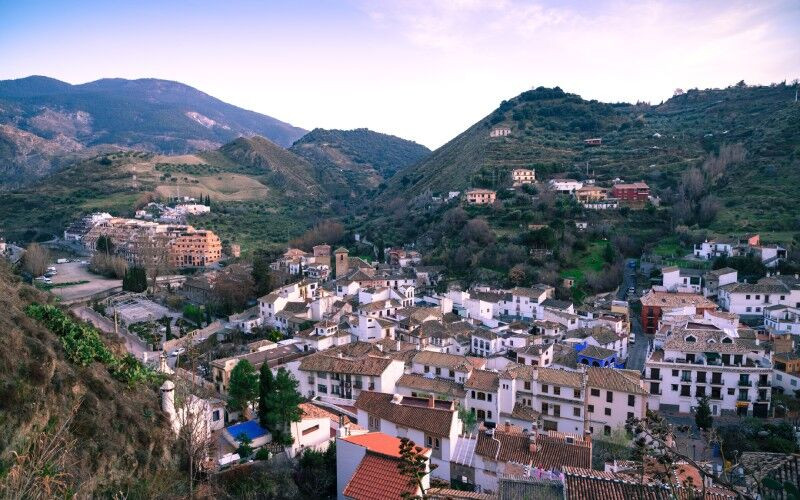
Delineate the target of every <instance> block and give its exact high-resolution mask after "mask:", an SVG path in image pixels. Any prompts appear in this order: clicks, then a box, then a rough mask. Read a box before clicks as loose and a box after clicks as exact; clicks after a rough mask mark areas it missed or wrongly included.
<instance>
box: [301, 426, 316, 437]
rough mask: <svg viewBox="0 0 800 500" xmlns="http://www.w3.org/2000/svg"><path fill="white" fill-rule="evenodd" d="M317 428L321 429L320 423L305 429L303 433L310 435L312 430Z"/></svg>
mask: <svg viewBox="0 0 800 500" xmlns="http://www.w3.org/2000/svg"><path fill="white" fill-rule="evenodd" d="M317 430H319V425H314V426H311V427H309V428H308V429H303V435H304V436H307V435H309V434H311V433H312V432H314V431H317Z"/></svg>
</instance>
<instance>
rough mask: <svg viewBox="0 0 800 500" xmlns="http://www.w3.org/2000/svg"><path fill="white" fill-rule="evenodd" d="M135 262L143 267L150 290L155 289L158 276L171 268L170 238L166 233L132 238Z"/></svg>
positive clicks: (153, 290)
mask: <svg viewBox="0 0 800 500" xmlns="http://www.w3.org/2000/svg"><path fill="white" fill-rule="evenodd" d="M134 255H135V256H136V263H137V265H139V266H140V267H142V268H144V270H145V273H146V274H147V279H148V280H150V290H151V291H152V292H155V291H156V282H157V280H158V277H159V276H161V275H163V274H165V273H167V272H168V271H169V270H170V269H171V268H172V266H171V262H170V239H169V236H167V235H166V234H143V235H139V236H138V237H136V239H135V240H134Z"/></svg>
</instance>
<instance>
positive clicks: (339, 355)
mask: <svg viewBox="0 0 800 500" xmlns="http://www.w3.org/2000/svg"><path fill="white" fill-rule="evenodd" d="M336 357H337V358H339V359H342V358H343V357H344V354H342V353H341V352H337V353H336Z"/></svg>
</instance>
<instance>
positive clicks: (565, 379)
mask: <svg viewBox="0 0 800 500" xmlns="http://www.w3.org/2000/svg"><path fill="white" fill-rule="evenodd" d="M537 372H538V374H539V382H540V383H545V384H552V385H563V386H567V387H576V388H579V387H580V386H581V374H580V373H577V372H570V371H567V370H559V369H557V368H539V369H538V370H537Z"/></svg>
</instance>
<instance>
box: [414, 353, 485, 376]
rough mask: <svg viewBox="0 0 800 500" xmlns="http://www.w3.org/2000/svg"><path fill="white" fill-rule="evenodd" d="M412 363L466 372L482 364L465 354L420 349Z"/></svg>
mask: <svg viewBox="0 0 800 500" xmlns="http://www.w3.org/2000/svg"><path fill="white" fill-rule="evenodd" d="M414 363H420V364H423V365H430V366H440V367H443V368H449V369H452V370H458V371H462V372H467V371H470V370H474V369H476V368H479V367H480V366H483V365H477V364H476V363H473V362H472V361H471V359H470V358H467V357H466V356H459V355H457V354H446V353H443V352H435V351H420V352H419V353H418V354H417V355H416V356H414ZM484 364H485V360H484Z"/></svg>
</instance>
